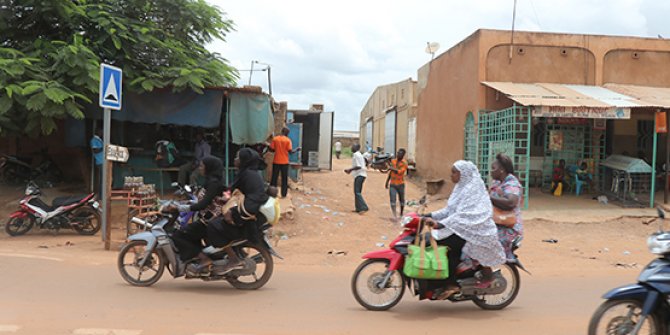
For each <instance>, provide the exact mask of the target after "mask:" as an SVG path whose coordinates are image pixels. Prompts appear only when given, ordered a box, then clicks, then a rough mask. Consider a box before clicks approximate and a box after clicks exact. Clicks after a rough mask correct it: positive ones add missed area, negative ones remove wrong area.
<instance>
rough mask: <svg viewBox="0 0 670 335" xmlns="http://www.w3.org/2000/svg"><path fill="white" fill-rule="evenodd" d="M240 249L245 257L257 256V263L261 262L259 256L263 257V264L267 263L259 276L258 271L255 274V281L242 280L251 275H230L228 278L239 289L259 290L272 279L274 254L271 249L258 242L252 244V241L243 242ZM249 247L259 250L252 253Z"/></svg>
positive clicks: (238, 248)
mask: <svg viewBox="0 0 670 335" xmlns="http://www.w3.org/2000/svg"><path fill="white" fill-rule="evenodd" d="M236 249H237V250H238V251H242V252H243V253H244V254H246V255H245V257H244V258H245V259H247V258H255V259H257V260H256V264H257V265H258V264H261V263H259V262H258V259H259V257H260V258H262V261H263V262H262V264H264V265H265V267H264V269H263V274H262V275H261V276H260V277H258V276H256V273H254V274H253V278H254V281H253V282H245V281H241V280H240V278H244V277H249V276H236V277H228V278H226V280H227V281H228V282H229V283H230V285H233V287H234V288H236V289H239V290H257V289H259V288H261V287H263V286H265V284H267V282H268V281H270V277H272V271H273V270H274V261H273V259H272V255H271V254H270V251H269V250H268V249H266V248H265V247H261V246H258V245H256V244H251V243H246V244H243V245H241V246H239V247H237V248H236ZM249 249H252V250H255V251H257V252H258V254H255V255H251V256H250V252H249Z"/></svg>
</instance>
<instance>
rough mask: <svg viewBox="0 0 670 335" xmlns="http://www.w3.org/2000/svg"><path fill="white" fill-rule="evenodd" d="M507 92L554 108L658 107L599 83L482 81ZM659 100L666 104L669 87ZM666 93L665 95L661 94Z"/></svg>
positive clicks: (514, 97)
mask: <svg viewBox="0 0 670 335" xmlns="http://www.w3.org/2000/svg"><path fill="white" fill-rule="evenodd" d="M482 84H484V85H486V86H488V87H491V88H493V89H495V90H497V91H500V92H502V93H503V94H505V95H507V96H508V97H509V98H510V99H512V100H514V101H516V102H517V103H519V104H521V105H524V106H554V107H590V108H607V107H620V108H631V107H632V108H635V107H659V105H658V103H657V102H656V101H652V100H651V99H639V98H637V97H635V96H634V95H633V96H631V95H632V94H630V95H627V94H626V93H624V92H621V91H617V92H615V91H613V90H610V89H608V88H606V87H601V86H587V85H568V84H551V83H510V82H482ZM663 93H664V95H663V97H664V98H663V99H666V98H667V99H668V100H667V103H668V105H669V106H670V89H668V90H667V92H666V91H664V92H663ZM666 93H667V95H665V94H666Z"/></svg>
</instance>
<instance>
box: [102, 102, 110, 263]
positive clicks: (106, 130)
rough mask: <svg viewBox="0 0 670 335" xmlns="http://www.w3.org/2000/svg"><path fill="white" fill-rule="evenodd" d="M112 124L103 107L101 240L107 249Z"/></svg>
mask: <svg viewBox="0 0 670 335" xmlns="http://www.w3.org/2000/svg"><path fill="white" fill-rule="evenodd" d="M111 126H112V110H111V109H109V108H105V114H104V121H103V141H104V144H103V162H102V187H101V188H100V189H101V191H102V231H103V233H102V240H103V241H104V242H105V249H107V250H109V248H110V241H109V236H108V235H107V225H109V218H110V217H111V215H109V214H110V207H111V206H110V203H111V201H110V199H109V197H110V195H111V194H110V191H109V187H108V185H109V184H110V180H111V178H112V176H111V175H110V173H109V168H108V167H109V164H111V162H110V161H109V160H108V159H107V148H108V147H109V137H110V136H109V135H110V133H111V128H112V127H111Z"/></svg>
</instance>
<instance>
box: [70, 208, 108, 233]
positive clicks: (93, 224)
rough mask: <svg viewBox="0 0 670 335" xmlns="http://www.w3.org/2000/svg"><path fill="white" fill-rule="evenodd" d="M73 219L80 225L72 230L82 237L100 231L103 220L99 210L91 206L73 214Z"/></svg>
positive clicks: (74, 226) (77, 210)
mask: <svg viewBox="0 0 670 335" xmlns="http://www.w3.org/2000/svg"><path fill="white" fill-rule="evenodd" d="M72 217H73V219H74V220H78V221H79V222H78V224H75V225H73V226H72V229H74V230H75V231H76V232H77V233H79V234H80V235H88V236H90V235H95V234H96V233H97V232H98V231H100V224H101V222H102V219H101V218H100V212H98V210H97V209H95V208H93V207H91V206H84V207H80V208H78V209H76V210H75V211H74V212H73V213H72Z"/></svg>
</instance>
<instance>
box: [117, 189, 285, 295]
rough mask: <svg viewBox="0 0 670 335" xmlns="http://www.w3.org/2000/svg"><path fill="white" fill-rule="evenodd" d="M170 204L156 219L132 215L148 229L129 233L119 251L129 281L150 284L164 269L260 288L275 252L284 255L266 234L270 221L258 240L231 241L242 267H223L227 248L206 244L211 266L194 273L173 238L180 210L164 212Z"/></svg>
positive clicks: (189, 276) (120, 264)
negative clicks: (205, 271) (177, 211)
mask: <svg viewBox="0 0 670 335" xmlns="http://www.w3.org/2000/svg"><path fill="white" fill-rule="evenodd" d="M169 204H170V202H167V203H165V204H164V205H163V208H162V209H161V211H160V212H159V213H158V214H155V218H154V219H153V220H152V219H147V220H143V219H140V218H137V217H135V218H133V219H132V222H133V223H134V224H137V225H138V226H142V227H145V229H146V231H144V232H141V233H137V234H134V235H131V236H129V237H128V243H127V244H126V245H125V246H124V247H123V248H121V251H120V252H119V256H118V264H117V267H118V270H119V272H120V273H121V277H123V279H124V280H125V281H126V282H128V283H129V284H131V285H134V286H150V285H153V284H154V283H156V282H157V281H158V280H159V279H160V278H161V276H162V275H163V273H164V272H165V269H167V270H168V272H170V274H171V275H172V276H173V277H174V278H178V277H185V278H186V279H200V280H204V281H215V280H225V281H228V282H229V283H230V284H231V285H233V287H235V288H237V289H243V290H255V289H259V288H261V287H263V286H264V285H265V284H266V283H267V282H268V281H269V280H270V277H271V276H272V271H273V268H274V263H273V260H272V256H275V257H278V258H281V257H280V256H279V254H277V252H275V251H274V250H273V249H272V246H271V245H270V242H269V240H268V239H267V237H265V234H266V232H267V231H268V230H269V229H270V228H271V225H270V224H269V223H265V224H263V225H262V226H261V228H260V229H261V231H262V232H263V235H264V237H263V239H262V240H261V241H260V242H259V243H253V242H251V241H249V240H238V241H235V242H233V243H232V246H231V247H232V248H233V250H234V251H235V252H236V253H237V256H238V257H239V258H240V259H241V260H242V261H243V263H244V265H243V267H242V268H241V269H236V270H233V271H230V272H226V271H224V270H225V267H226V263H227V262H228V256H227V254H226V252H225V250H224V249H223V248H214V247H212V246H207V247H204V246H203V250H202V252H203V253H205V254H207V255H208V256H209V258H211V259H212V261H213V264H212V267H211V269H210V271H208V272H207V273H204V274H191V273H189V272H188V271H187V270H186V269H187V266H188V265H189V264H190V262H182V261H181V259H180V258H179V250H178V249H177V247H176V246H175V244H174V242H173V241H172V234H173V233H174V232H175V231H176V230H177V229H179V224H178V222H177V220H178V217H179V213H175V212H165V211H164V209H165V208H166V207H167V206H168V205H169ZM192 261H196V260H192Z"/></svg>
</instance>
